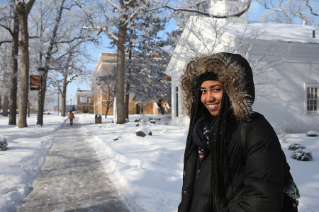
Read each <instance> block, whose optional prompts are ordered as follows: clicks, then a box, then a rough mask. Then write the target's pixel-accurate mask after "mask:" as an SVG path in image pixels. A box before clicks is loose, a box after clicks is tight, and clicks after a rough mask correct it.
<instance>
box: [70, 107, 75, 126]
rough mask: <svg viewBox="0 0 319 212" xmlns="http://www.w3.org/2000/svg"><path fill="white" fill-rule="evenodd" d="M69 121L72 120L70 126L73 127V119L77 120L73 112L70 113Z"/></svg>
mask: <svg viewBox="0 0 319 212" xmlns="http://www.w3.org/2000/svg"><path fill="white" fill-rule="evenodd" d="M69 119H70V126H72V125H73V119H75V117H74V113H72V110H71V111H70V113H69Z"/></svg>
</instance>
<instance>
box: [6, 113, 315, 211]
mask: <svg viewBox="0 0 319 212" xmlns="http://www.w3.org/2000/svg"><path fill="white" fill-rule="evenodd" d="M48 116H50V117H52V118H48V119H47V120H46V118H47V117H48ZM75 116H76V119H77V121H80V122H81V123H88V124H83V125H81V126H82V128H83V133H85V134H86V135H89V136H88V137H90V138H92V137H93V139H94V140H93V141H92V140H91V143H92V144H93V145H94V147H95V149H96V151H97V153H98V156H99V158H100V161H101V162H102V164H103V165H104V168H105V171H106V173H108V175H109V176H110V178H111V180H112V181H113V183H114V185H115V186H116V187H117V188H118V189H119V192H120V194H121V195H122V196H123V197H124V199H125V201H126V203H127V205H128V206H130V207H131V208H132V211H138V212H140V211H143V210H144V211H147V212H152V211H156V212H170V211H176V208H177V206H178V204H179V201H180V193H181V186H182V169H183V164H182V160H183V151H184V146H185V140H186V135H187V130H185V129H182V128H179V127H175V126H167V125H165V124H164V123H161V122H159V121H157V123H155V124H152V126H150V123H149V122H148V123H146V124H145V125H142V124H141V123H140V126H136V124H137V123H135V122H133V121H134V119H137V118H140V117H139V116H137V115H136V116H130V122H129V123H127V124H124V125H115V124H113V123H112V116H108V118H107V119H104V117H103V119H102V120H103V123H102V124H93V122H94V115H89V114H86V115H85V114H75ZM154 118H156V117H154ZM5 119H7V118H4V117H0V135H4V136H6V135H11V136H23V135H26V137H25V138H19V139H9V140H8V144H9V146H8V148H9V149H8V151H4V152H0V211H6V210H5V208H9V207H11V206H12V205H14V204H17V202H20V201H21V200H22V199H23V197H24V196H25V195H26V194H27V193H28V192H29V191H30V187H31V185H32V180H33V179H34V178H35V177H36V174H37V173H38V171H39V169H40V168H41V165H42V163H43V160H44V157H45V155H46V154H47V152H48V149H49V148H50V146H51V144H52V137H50V136H44V137H41V138H38V139H34V138H30V136H36V134H37V133H42V132H52V131H54V130H56V129H58V128H60V127H61V124H62V123H63V122H64V120H65V118H61V117H56V119H55V118H53V115H52V116H51V115H47V116H45V121H44V123H46V124H45V125H44V126H43V127H44V128H42V129H39V127H38V126H36V125H35V124H32V123H35V121H36V120H35V118H34V121H32V120H33V118H32V117H30V118H29V119H30V121H28V124H29V126H30V129H19V128H17V127H8V126H7V120H5ZM90 123H92V124H90ZM141 126H143V127H149V129H150V130H151V131H152V134H153V135H152V136H149V135H147V136H145V137H137V136H136V135H135V131H136V129H138V128H139V127H141ZM45 127H47V129H46V130H45ZM7 129H9V130H7ZM31 129H33V130H31ZM41 130H43V131H41ZM32 131H33V132H32ZM7 132H8V134H7ZM31 132H32V133H31ZM28 136H29V138H28ZM41 136H43V135H41ZM115 137H119V139H118V140H115V141H114V140H113V139H114V138H115ZM287 139H288V143H283V144H282V148H283V150H284V152H285V154H286V156H287V159H288V163H289V164H290V166H291V172H292V175H293V177H294V179H295V182H296V183H297V185H298V187H299V189H300V193H301V199H300V207H299V211H300V212H316V211H317V212H318V211H319V201H318V200H319V193H318V192H317V190H318V189H319V169H318V163H319V162H318V158H319V157H318V155H319V138H318V137H306V135H305V134H290V135H287ZM292 143H299V144H302V145H304V146H306V148H307V149H308V150H310V151H311V152H312V155H313V160H312V161H307V162H302V161H297V160H293V159H291V158H290V154H291V153H292V151H290V150H288V146H289V145H290V144H292ZM43 150H45V151H43ZM9 179H10V181H9Z"/></svg>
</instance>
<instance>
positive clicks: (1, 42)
mask: <svg viewBox="0 0 319 212" xmlns="http://www.w3.org/2000/svg"><path fill="white" fill-rule="evenodd" d="M3 43H12V40H1V41H0V46H1V44H3Z"/></svg>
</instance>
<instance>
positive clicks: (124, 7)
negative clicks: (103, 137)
mask: <svg viewBox="0 0 319 212" xmlns="http://www.w3.org/2000/svg"><path fill="white" fill-rule="evenodd" d="M73 1H74V2H75V3H77V4H78V6H79V7H80V8H82V11H83V12H84V13H85V14H86V15H87V17H88V20H89V27H86V28H87V29H88V30H96V31H98V34H99V33H101V32H105V33H106V35H107V36H108V37H109V38H110V39H112V40H114V41H115V42H116V43H117V75H116V107H117V111H118V113H117V123H118V124H124V123H125V106H124V87H125V83H124V76H125V50H126V46H125V42H126V36H127V29H128V26H129V25H130V24H131V23H132V22H133V21H134V20H135V19H136V18H137V17H138V16H140V15H141V16H143V15H145V14H146V13H153V14H156V10H158V9H161V8H162V9H169V10H173V11H175V12H193V13H198V14H201V15H209V16H211V15H210V14H208V13H204V12H203V11H201V10H196V9H193V8H189V7H187V5H186V7H183V8H180V7H179V8H177V7H174V6H170V5H168V4H167V3H166V2H164V1H161V0H128V1H124V0H101V1H97V2H96V4H94V3H93V2H95V1H87V0H73ZM201 2H206V1H201ZM250 2H251V0H249V1H248V4H247V7H246V8H245V9H244V10H243V11H239V12H237V13H236V14H232V16H240V15H241V14H243V13H244V12H245V11H246V10H247V9H248V8H249V6H250ZM88 5H90V7H91V9H88V8H87V7H88ZM93 8H99V12H97V11H96V10H94V9H93ZM102 17H105V19H104V20H103V21H100V20H101V18H102ZM226 17H229V15H227V16H223V15H222V16H218V15H216V18H226ZM95 18H96V19H95ZM99 21H100V22H99Z"/></svg>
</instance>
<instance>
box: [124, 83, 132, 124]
mask: <svg viewBox="0 0 319 212" xmlns="http://www.w3.org/2000/svg"><path fill="white" fill-rule="evenodd" d="M130 89H131V88H130V83H129V82H127V83H126V95H125V118H127V119H128V116H129V103H130V94H129V92H130Z"/></svg>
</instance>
